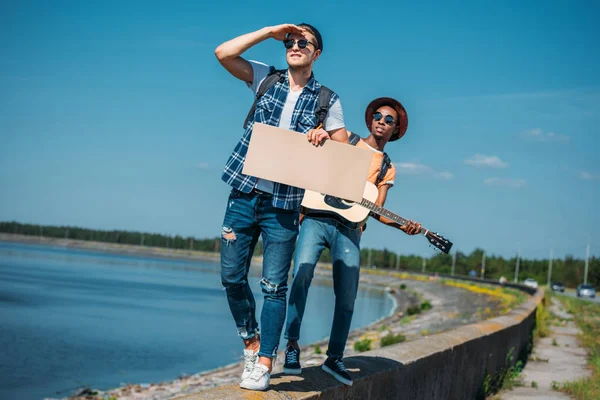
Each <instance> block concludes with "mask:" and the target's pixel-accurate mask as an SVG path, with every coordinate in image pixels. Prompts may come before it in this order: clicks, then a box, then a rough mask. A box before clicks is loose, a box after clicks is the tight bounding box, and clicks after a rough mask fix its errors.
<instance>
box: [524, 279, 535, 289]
mask: <svg viewBox="0 0 600 400" xmlns="http://www.w3.org/2000/svg"><path fill="white" fill-rule="evenodd" d="M523 284H524V285H525V286H529V287H530V288H534V289H537V287H538V283H537V281H536V280H535V279H533V278H527V279H525V280H524V281H523Z"/></svg>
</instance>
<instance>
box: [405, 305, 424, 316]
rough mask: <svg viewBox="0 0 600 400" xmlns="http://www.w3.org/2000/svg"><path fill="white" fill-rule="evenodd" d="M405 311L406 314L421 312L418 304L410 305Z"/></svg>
mask: <svg viewBox="0 0 600 400" xmlns="http://www.w3.org/2000/svg"><path fill="white" fill-rule="evenodd" d="M406 313H407V314H408V315H416V314H421V307H420V306H412V307H408V310H406Z"/></svg>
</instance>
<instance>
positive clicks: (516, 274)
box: [515, 249, 521, 283]
mask: <svg viewBox="0 0 600 400" xmlns="http://www.w3.org/2000/svg"><path fill="white" fill-rule="evenodd" d="M520 258H521V250H520V249H519V250H517V265H516V266H515V283H518V282H519V260H520Z"/></svg>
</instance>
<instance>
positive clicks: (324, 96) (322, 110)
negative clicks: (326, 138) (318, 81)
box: [315, 85, 333, 128]
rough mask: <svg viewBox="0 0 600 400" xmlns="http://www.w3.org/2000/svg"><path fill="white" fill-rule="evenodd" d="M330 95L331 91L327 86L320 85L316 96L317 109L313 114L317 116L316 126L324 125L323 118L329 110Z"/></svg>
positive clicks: (331, 94)
mask: <svg viewBox="0 0 600 400" xmlns="http://www.w3.org/2000/svg"><path fill="white" fill-rule="evenodd" d="M331 96H333V92H332V91H331V89H329V88H328V87H327V86H323V85H321V89H319V96H318V97H317V109H316V110H315V115H316V116H317V126H319V125H321V124H323V128H324V125H325V118H327V112H328V111H329V102H331Z"/></svg>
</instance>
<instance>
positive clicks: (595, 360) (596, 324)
mask: <svg viewBox="0 0 600 400" xmlns="http://www.w3.org/2000/svg"><path fill="white" fill-rule="evenodd" d="M556 298H557V299H559V300H560V301H561V302H562V303H563V304H564V305H565V307H566V308H567V310H568V312H569V313H571V314H572V315H573V319H574V320H575V323H576V324H577V325H578V326H579V328H580V329H581V331H582V335H581V337H580V339H581V343H582V344H583V346H584V347H586V348H587V349H588V351H589V355H590V356H589V360H588V363H589V365H590V369H591V371H592V375H591V376H590V377H589V378H584V379H580V380H577V381H574V382H567V383H565V384H563V385H560V384H556V385H553V389H555V390H560V391H562V392H565V393H568V394H570V395H571V396H573V397H575V398H576V399H582V400H583V399H600V304H597V303H593V302H589V301H585V300H580V299H576V298H571V297H565V296H556ZM555 386H556V387H555Z"/></svg>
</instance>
